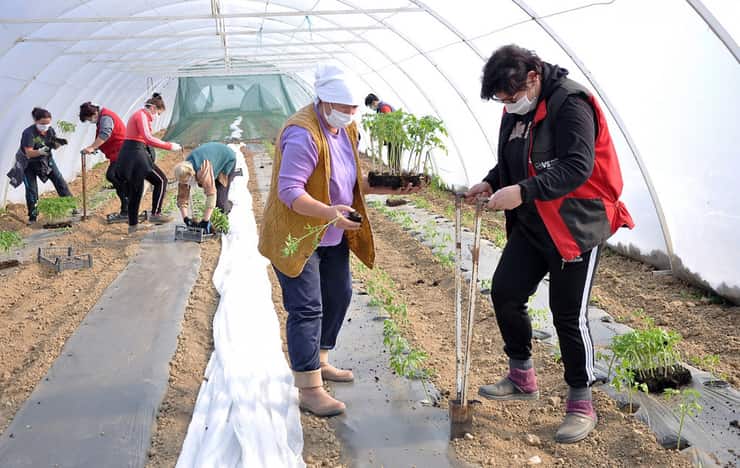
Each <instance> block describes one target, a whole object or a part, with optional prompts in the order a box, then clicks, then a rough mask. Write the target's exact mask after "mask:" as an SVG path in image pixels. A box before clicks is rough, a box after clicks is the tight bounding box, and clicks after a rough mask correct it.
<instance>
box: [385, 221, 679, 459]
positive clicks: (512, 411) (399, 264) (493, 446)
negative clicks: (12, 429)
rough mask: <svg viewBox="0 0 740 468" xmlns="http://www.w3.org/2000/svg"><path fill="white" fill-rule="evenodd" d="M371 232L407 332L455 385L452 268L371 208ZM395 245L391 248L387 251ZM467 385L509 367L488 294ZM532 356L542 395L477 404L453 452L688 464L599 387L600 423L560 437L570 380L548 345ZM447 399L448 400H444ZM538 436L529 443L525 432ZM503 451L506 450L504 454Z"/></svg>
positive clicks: (440, 376) (441, 377) (446, 388)
mask: <svg viewBox="0 0 740 468" xmlns="http://www.w3.org/2000/svg"><path fill="white" fill-rule="evenodd" d="M371 219H372V222H373V227H374V230H375V234H376V248H377V253H378V255H377V257H376V258H377V261H378V265H377V266H378V267H379V268H381V269H383V270H384V271H385V272H387V273H388V274H389V275H390V276H391V278H393V280H394V281H395V282H396V284H397V287H398V290H399V294H400V297H402V298H403V300H404V301H405V303H406V304H407V306H408V314H409V325H408V326H407V327H406V328H405V330H404V334H405V336H407V338H409V339H410V340H411V341H413V342H414V343H415V344H416V345H417V346H419V347H420V348H422V349H423V350H425V351H426V352H427V353H428V354H429V361H428V364H429V366H430V367H431V368H432V369H433V371H434V373H435V377H434V379H433V381H434V383H435V385H436V386H437V388H438V389H439V390H440V391H442V392H443V394H446V395H449V393H448V392H453V393H454V376H455V369H454V358H453V354H454V281H453V275H452V270H449V269H446V268H444V267H443V266H442V265H440V264H439V263H438V262H437V261H436V259H435V258H434V257H433V255H432V254H431V251H430V250H429V249H428V248H426V247H423V246H421V245H420V244H419V243H418V242H417V241H416V240H414V239H413V238H411V237H410V236H409V235H408V233H406V232H405V231H403V230H402V229H401V227H400V226H398V225H397V224H395V223H393V222H391V221H389V220H387V219H386V218H384V217H383V216H382V215H381V214H379V213H377V212H373V213H372V214H371ZM389 253H393V255H389ZM478 307H479V309H478V310H479V311H480V312H479V314H478V320H477V323H476V325H475V335H474V338H473V348H472V353H473V354H472V356H473V360H472V362H471V380H470V385H471V387H470V388H471V389H472V393H473V394H475V392H476V391H477V388H478V386H480V385H483V384H487V383H492V382H495V381H497V380H498V379H499V378H500V377H502V376H503V375H505V374H506V371H507V361H506V358H505V355H504V353H503V351H502V347H503V342H502V340H501V336H500V334H499V331H498V327H497V325H496V321H495V318H494V316H493V308H492V307H491V304H490V301H489V300H488V299H487V298H486V297H484V296H479V299H478ZM534 360H535V367H536V369H537V374H538V381H539V385H540V391H541V394H542V396H541V399H540V400H539V401H537V402H531V403H529V402H501V403H498V402H496V403H494V402H489V401H485V402H484V403H483V404H482V405H481V406H478V407H477V409H476V411H477V417H476V419H475V426H474V433H475V437H474V438H473V439H471V440H468V439H462V440H458V441H455V442H454V447H455V450H456V453H457V455H458V457H459V458H460V459H462V460H464V461H466V462H469V463H473V464H475V465H482V466H523V465H526V463H527V460H528V459H530V458H531V457H533V456H539V457H540V459H541V460H542V462H543V464H544V465H545V466H552V465H571V466H685V465H688V462H687V461H686V460H684V459H683V458H682V457H681V456H679V455H678V454H676V453H675V452H672V451H666V450H664V449H662V448H661V447H660V446H659V445H658V444H657V442H656V440H655V437H654V436H653V435H652V434H651V433H650V430H649V429H648V428H647V427H646V426H644V425H642V424H640V423H639V422H637V421H636V420H635V419H634V418H632V417H631V416H627V415H625V414H624V413H622V412H621V411H619V410H618V409H617V407H616V404H615V403H614V402H613V401H612V400H611V399H610V398H609V397H608V396H607V395H606V394H604V393H603V392H601V391H600V390H596V391H595V392H594V395H595V400H596V407H597V411H598V414H599V417H600V423H599V426H598V427H597V429H596V430H595V431H594V433H593V434H592V435H591V436H589V437H588V438H587V439H586V440H584V441H583V442H581V443H578V444H573V445H560V444H556V443H555V442H554V441H553V435H554V432H555V430H556V429H557V426H558V424H559V423H560V421H561V420H562V417H563V404H564V399H565V395H566V391H567V388H566V386H565V383H564V382H563V379H562V372H563V370H562V365H561V364H558V363H556V362H555V361H554V360H553V358H552V357H551V355H550V353H549V352H548V349H547V347H546V346H544V345H541V344H539V343H535V346H534ZM443 406H446V400H445V401H443ZM528 435H534V436H536V438H537V439H538V440H537V442H535V443H534V444H529V443H527V440H526V439H527V436H528ZM504 454H505V455H504Z"/></svg>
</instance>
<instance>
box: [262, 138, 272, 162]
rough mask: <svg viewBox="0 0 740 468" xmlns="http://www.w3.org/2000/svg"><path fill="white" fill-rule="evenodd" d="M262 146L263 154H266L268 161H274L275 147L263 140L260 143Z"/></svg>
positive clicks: (270, 142)
mask: <svg viewBox="0 0 740 468" xmlns="http://www.w3.org/2000/svg"><path fill="white" fill-rule="evenodd" d="M262 146H264V147H265V154H267V156H268V157H269V158H270V159H274V158H275V145H273V144H272V141H270V140H264V141H263V142H262Z"/></svg>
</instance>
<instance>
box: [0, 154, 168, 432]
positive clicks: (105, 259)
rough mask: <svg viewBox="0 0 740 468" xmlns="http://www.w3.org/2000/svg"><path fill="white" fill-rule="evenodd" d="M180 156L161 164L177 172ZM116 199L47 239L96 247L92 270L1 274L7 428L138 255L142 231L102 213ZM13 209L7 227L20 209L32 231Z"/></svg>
mask: <svg viewBox="0 0 740 468" xmlns="http://www.w3.org/2000/svg"><path fill="white" fill-rule="evenodd" d="M180 158H181V156H180V155H179V154H175V153H170V154H168V155H167V156H165V157H164V158H163V159H162V160H160V161H159V162H158V164H160V165H161V167H162V168H163V169H164V170H165V172H167V173H171V172H172V167H173V166H174V164H175V163H177V162H178V161H179V160H180ZM106 168H107V165H105V164H103V165H100V166H99V167H96V168H94V169H93V170H92V171H91V172H90V173H89V175H88V184H89V186H90V187H91V189H93V188H95V187H98V188H99V187H100V186H101V185H102V180H103V179H104V177H105V176H104V174H105V170H106ZM80 187H81V181H80V180H79V178H78V179H76V180H75V181H73V182H72V183H71V184H70V188H71V190H72V192H73V193H74V194H77V193H79V191H80ZM91 191H92V190H91ZM150 197H151V195H150V194H148V195H147V197H146V198H145V200H144V202H143V203H142V206H144V207H145V206H146V203H150V201H149V200H150ZM117 204H118V200H117V199H115V198H114V199H112V200H108V201H107V202H106V203H104V204H103V205H101V206H100V207H99V209H98V210H97V211H96V212H95V213H94V214H92V215H91V217H90V218H89V219H88V220H87V221H85V222H82V223H79V224H75V225H74V226H73V227H72V228H71V229H70V230H69V232H66V233H64V234H62V235H60V236H59V237H57V238H56V239H55V240H54V241H52V243H50V244H49V245H52V244H53V245H55V246H57V247H62V246H64V247H66V246H71V247H73V248H74V249H75V251H76V252H80V253H91V254H92V255H93V267H92V268H91V269H87V270H70V271H65V272H62V273H60V274H57V273H54V272H52V271H51V270H49V269H47V268H46V267H44V266H42V265H40V264H38V263H36V262H35V259H27V260H26V261H25V262H24V263H22V264H21V266H20V267H16V268H12V269H7V270H4V271H2V272H0V281H1V282H2V287H1V292H2V294H1V295H2V298H3V301H2V302H1V303H0V430H1V431H4V430H5V429H6V428H7V426H8V424H9V423H10V422H11V421H12V418H13V416H14V415H15V413H16V411H17V410H18V408H19V407H20V405H22V404H23V402H24V401H25V400H26V398H28V396H29V395H30V393H31V392H32V391H33V389H34V387H35V386H36V383H37V382H38V381H39V379H41V378H42V377H43V376H44V375H45V374H46V372H47V371H48V369H49V367H50V366H51V364H52V363H53V362H54V360H55V359H56V358H57V356H58V355H59V353H60V351H61V349H62V347H63V346H64V343H65V342H66V341H67V339H68V338H69V336H71V334H72V333H74V331H75V330H76V329H77V327H78V325H79V324H80V322H81V321H82V319H83V318H84V317H85V315H86V314H87V312H88V310H90V308H91V307H92V306H93V305H94V304H95V303H96V302H97V300H98V298H99V297H100V295H101V294H102V292H103V291H104V290H105V289H106V288H107V287H108V285H109V284H110V283H111V282H112V281H113V280H114V279H115V278H116V277H117V276H118V274H119V273H120V271H121V270H122V269H123V268H124V267H125V266H126V264H127V263H128V261H129V259H130V258H131V256H132V255H134V254H135V253H136V251H137V249H138V244H139V240H140V239H141V237H142V236H143V234H144V233H143V232H140V233H138V234H137V235H135V236H128V235H127V233H126V225H125V224H113V225H108V224H106V223H105V218H104V215H105V214H106V213H109V212H113V211H116V210H117V209H118V205H117ZM8 212H9V213H12V215H11V216H7V217H4V218H6V219H5V220H4V221H2V222H3V229H5V227H7V226H11V228H12V224H5V223H17V222H18V220H17V219H16V215H17V216H18V217H19V218H20V220H21V222H22V227H21V228H20V232H21V233H22V234H28V233H29V232H30V229H29V228H26V227H25V219H26V209H25V205H20V206H19V205H11V206H9V209H8ZM145 230H146V229H144V231H145Z"/></svg>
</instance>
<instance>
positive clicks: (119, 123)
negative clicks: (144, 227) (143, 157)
mask: <svg viewBox="0 0 740 468" xmlns="http://www.w3.org/2000/svg"><path fill="white" fill-rule="evenodd" d="M80 121H81V122H90V123H94V124H95V126H96V131H95V141H93V142H92V143H91V144H90V145H89V146H87V147H85V148H83V150H82V151H83V152H84V153H85V154H91V153H94V152H95V151H97V150H100V151H102V152H103V154H105V157H106V158H107V159H108V161H109V162H110V163H109V164H108V170H107V171H106V172H105V178H106V179H107V180H108V182H110V183H111V184H112V185H113V188H114V189H115V190H116V195H118V199H119V200H120V201H121V211H120V214H119V215H118V216H119V218H121V219H128V193H127V192H126V187H125V185H124V184H123V181H122V180H121V179H119V178H118V176H117V175H116V164H117V160H118V153H119V152H120V151H121V146H123V141H124V139H125V138H126V125H125V124H124V123H123V120H121V118H120V117H119V116H118V114H116V113H115V112H113V111H112V110H110V109H106V108H105V107H102V108H101V107H100V106H98V105H95V104H93V103H92V102H90V101H88V102H85V103H83V104H82V105H80Z"/></svg>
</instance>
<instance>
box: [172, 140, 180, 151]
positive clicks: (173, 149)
mask: <svg viewBox="0 0 740 468" xmlns="http://www.w3.org/2000/svg"><path fill="white" fill-rule="evenodd" d="M172 151H182V146H180V145H179V144H178V143H175V142H174V141H173V142H172Z"/></svg>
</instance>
